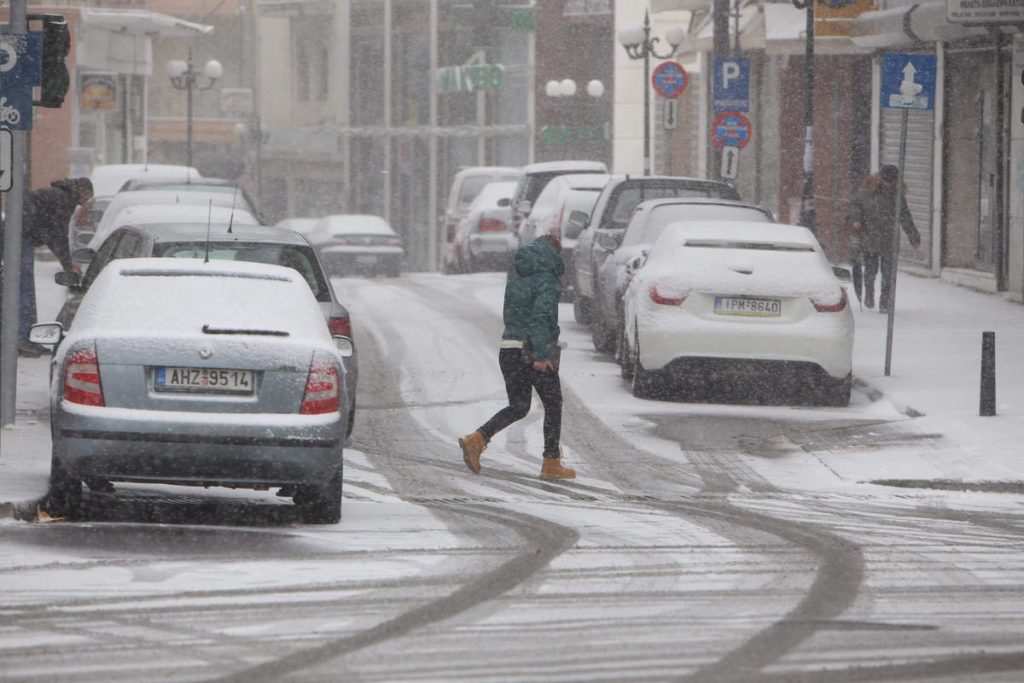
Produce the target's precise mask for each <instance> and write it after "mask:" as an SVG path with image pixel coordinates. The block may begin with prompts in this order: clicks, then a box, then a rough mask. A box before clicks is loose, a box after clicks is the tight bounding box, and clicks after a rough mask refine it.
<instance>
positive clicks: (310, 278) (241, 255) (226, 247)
mask: <svg viewBox="0 0 1024 683" xmlns="http://www.w3.org/2000/svg"><path fill="white" fill-rule="evenodd" d="M206 254H207V245H206V242H177V243H166V244H159V245H157V246H156V247H155V248H154V250H153V256H159V257H162V258H205V257H206ZM209 256H210V260H216V261H245V262H248V263H269V264H272V265H278V266H285V267H288V268H291V269H292V270H294V271H296V272H298V273H299V275H301V276H302V278H303V279H304V280H305V281H306V283H307V284H309V288H310V289H311V290H313V294H314V295H315V296H316V300H317V301H330V300H331V295H330V290H328V289H327V281H326V280H325V279H324V277H323V274H322V272H321V270H320V267H319V265H318V264H317V261H316V257H315V256H314V254H313V250H312V249H311V248H309V247H303V246H298V245H290V244H258V243H256V244H253V243H250V244H245V243H237V242H228V243H221V242H211V243H210V246H209Z"/></svg>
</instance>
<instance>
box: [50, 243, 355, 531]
mask: <svg viewBox="0 0 1024 683" xmlns="http://www.w3.org/2000/svg"><path fill="white" fill-rule="evenodd" d="M31 338H32V339H33V340H35V341H36V342H37V343H51V344H53V343H56V344H57V348H56V351H55V353H54V357H53V374H52V387H51V398H50V410H51V420H52V432H53V459H52V463H51V471H50V492H49V500H48V504H49V507H50V509H51V511H56V513H57V514H69V513H72V512H73V511H74V509H75V508H76V507H77V504H78V500H79V497H80V496H81V484H82V481H86V482H87V483H88V482H92V481H100V482H111V481H131V482H149V483H168V484H178V485H193V486H227V487H240V488H268V487H284V488H286V490H288V491H294V500H295V502H296V504H298V505H299V506H300V508H301V509H302V512H303V516H304V518H305V519H306V520H307V521H311V522H327V523H334V522H337V521H338V520H339V519H340V516H341V478H342V444H343V442H344V439H345V422H346V415H345V414H344V411H342V410H341V406H343V405H345V404H346V403H347V401H346V400H345V392H346V386H345V364H344V361H343V359H344V357H345V356H346V355H347V354H348V353H350V352H351V342H350V340H348V339H347V338H346V337H335V338H333V339H332V337H331V335H330V333H329V332H328V330H327V327H326V326H325V325H324V322H323V315H322V314H321V311H320V307H319V305H318V304H317V301H316V299H315V297H314V296H313V294H312V292H311V291H310V289H309V286H308V285H307V284H306V282H305V281H304V280H303V279H302V276H301V275H300V274H299V273H297V272H296V271H294V270H292V269H291V268H285V267H282V266H276V265H268V264H258V263H243V262H227V261H209V262H205V261H204V260H202V259H181V260H177V259H124V260H118V261H114V262H112V263H111V264H109V266H108V267H107V268H105V269H104V270H103V271H102V272H101V273H100V275H99V276H98V277H97V278H96V281H95V282H94V283H93V284H92V286H91V287H90V289H89V291H88V292H87V293H86V295H85V297H84V298H83V299H82V304H81V307H80V308H79V310H78V315H77V317H76V320H75V326H74V329H73V330H71V331H70V332H69V333H68V334H67V335H65V334H64V333H63V329H62V327H61V326H60V324H59V323H48V324H43V325H36V326H34V327H33V329H32V333H31Z"/></svg>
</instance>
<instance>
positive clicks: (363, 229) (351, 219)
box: [322, 213, 395, 235]
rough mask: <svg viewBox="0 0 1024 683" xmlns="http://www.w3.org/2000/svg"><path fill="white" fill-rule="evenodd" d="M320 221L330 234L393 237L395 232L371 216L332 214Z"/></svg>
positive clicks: (384, 221) (378, 217)
mask: <svg viewBox="0 0 1024 683" xmlns="http://www.w3.org/2000/svg"><path fill="white" fill-rule="evenodd" d="M322 221H323V222H324V223H325V224H326V225H327V228H328V229H329V230H330V231H331V232H332V233H343V232H344V233H349V234H351V233H359V234H363V235H394V234H395V231H394V230H393V229H392V228H391V226H390V225H388V222H387V221H386V220H384V219H383V218H381V217H380V216H374V215H371V214H357V213H351V214H334V215H333V216H325V217H324V218H323V219H322Z"/></svg>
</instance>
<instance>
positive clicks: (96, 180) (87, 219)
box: [68, 164, 202, 251]
mask: <svg viewBox="0 0 1024 683" xmlns="http://www.w3.org/2000/svg"><path fill="white" fill-rule="evenodd" d="M200 177H202V176H200V175H199V171H198V170H197V169H195V168H193V167H191V166H175V165H172V164H102V165H100V166H97V167H96V168H94V169H93V170H92V172H91V173H90V174H89V180H91V181H92V190H93V192H92V194H93V197H92V199H91V200H89V201H88V202H86V203H85V204H83V205H82V206H79V207H78V208H76V209H75V213H74V214H72V216H71V225H69V226H68V243H69V245H70V246H71V251H74V250H75V249H76V248H78V247H84V246H86V245H87V244H89V241H90V240H91V239H92V235H91V234H90V233H93V232H95V231H96V226H97V225H98V224H99V222H100V219H101V218H103V212H104V211H105V210H106V208H107V205H108V204H110V201H111V200H112V199H113V198H114V195H115V194H117V193H118V192H119V191H120V189H121V187H122V186H123V185H124V184H125V183H126V182H127V181H129V180H131V179H133V178H151V179H152V178H163V179H173V180H189V179H191V180H195V179H198V178H200ZM83 233H85V234H83Z"/></svg>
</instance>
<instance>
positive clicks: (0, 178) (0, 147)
mask: <svg viewBox="0 0 1024 683" xmlns="http://www.w3.org/2000/svg"><path fill="white" fill-rule="evenodd" d="M13 183H14V136H13V135H12V134H11V131H9V130H6V129H0V192H7V191H9V190H10V189H11V186H12V185H13Z"/></svg>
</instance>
